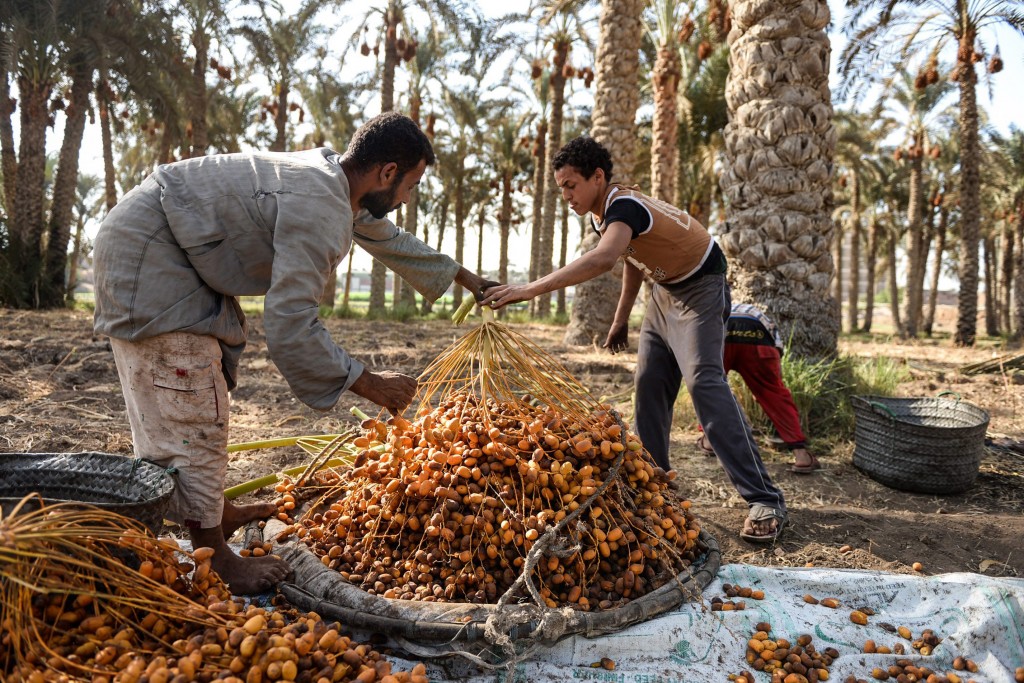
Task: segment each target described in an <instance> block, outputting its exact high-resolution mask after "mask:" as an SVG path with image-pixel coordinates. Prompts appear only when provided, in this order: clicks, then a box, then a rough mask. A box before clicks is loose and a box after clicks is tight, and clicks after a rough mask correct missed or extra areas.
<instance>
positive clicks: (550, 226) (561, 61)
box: [537, 40, 569, 318]
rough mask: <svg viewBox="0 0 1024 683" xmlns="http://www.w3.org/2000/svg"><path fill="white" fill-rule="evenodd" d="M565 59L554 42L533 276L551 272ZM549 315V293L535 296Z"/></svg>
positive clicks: (565, 47) (563, 47) (562, 46)
mask: <svg viewBox="0 0 1024 683" xmlns="http://www.w3.org/2000/svg"><path fill="white" fill-rule="evenodd" d="M568 58H569V42H568V40H565V41H560V42H557V43H556V44H555V59H554V66H553V67H552V70H551V81H550V91H551V124H550V125H549V126H548V148H547V157H546V160H545V162H544V214H543V221H542V223H541V224H542V225H543V230H542V231H541V235H540V243H539V244H538V245H537V268H538V270H537V277H544V276H545V275H547V274H548V273H550V272H551V258H552V255H553V253H554V251H553V247H554V238H555V220H556V216H555V212H556V211H557V208H558V198H559V196H560V195H561V193H562V191H561V190H560V189H559V187H558V185H556V184H555V177H554V176H555V171H554V165H553V164H554V160H555V155H556V154H558V151H559V150H560V149H561V147H562V118H563V116H564V115H565V111H564V105H565V81H566V78H565V75H564V74H563V72H562V69H563V68H564V67H565V65H566V62H567V61H568ZM550 315H551V292H546V293H544V294H541V295H540V296H538V297H537V316H538V317H540V318H547V317H548V316H550Z"/></svg>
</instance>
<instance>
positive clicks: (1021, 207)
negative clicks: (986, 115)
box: [994, 125, 1024, 341]
mask: <svg viewBox="0 0 1024 683" xmlns="http://www.w3.org/2000/svg"><path fill="white" fill-rule="evenodd" d="M994 142H995V145H996V149H997V151H998V157H997V158H998V159H999V162H1000V163H999V165H1000V168H1001V169H1002V173H1000V176H1001V178H1002V179H1003V183H1002V184H1001V185H1002V187H1001V189H1002V191H1003V193H1004V194H1005V196H1006V199H1007V204H1008V207H1007V208H1008V209H1009V210H1008V212H1007V216H1006V221H1007V222H1011V221H1013V222H1014V227H1015V242H1016V249H1015V251H1014V257H1013V261H1014V264H1013V272H1014V278H1013V327H1012V329H1013V333H1012V338H1013V339H1014V340H1015V341H1019V340H1020V339H1021V338H1022V337H1024V130H1021V129H1020V128H1018V127H1016V126H1013V125H1011V126H1010V135H1009V136H1008V137H1005V138H1004V137H1002V136H997V137H996V138H995V141H994Z"/></svg>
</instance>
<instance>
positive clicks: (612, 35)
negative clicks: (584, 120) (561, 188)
mask: <svg viewBox="0 0 1024 683" xmlns="http://www.w3.org/2000/svg"><path fill="white" fill-rule="evenodd" d="M645 5H646V2H644V0H601V16H600V19H599V21H598V26H599V30H600V39H599V43H598V47H597V55H596V59H595V64H596V69H595V82H596V85H595V92H594V110H593V114H592V119H593V121H592V124H591V135H593V136H594V139H596V140H597V141H598V142H600V143H601V144H602V145H604V146H605V147H606V148H607V149H608V151H609V152H610V153H611V157H612V164H613V173H614V177H613V180H615V181H616V182H626V183H628V182H629V181H630V177H631V176H632V173H633V167H634V165H635V164H636V152H635V149H636V145H637V133H636V111H637V108H638V107H639V106H640V88H639V87H638V79H639V70H640V53H639V51H638V47H637V46H639V45H640V42H641V40H642V39H643V30H644V28H643V21H642V19H641V17H642V14H643V10H644V7H645ZM596 244H597V236H596V235H595V234H594V233H593V231H588V234H587V236H586V237H585V238H584V239H583V242H582V244H581V245H580V249H581V251H583V252H586V251H589V250H591V249H593V248H594V246H595V245H596ZM621 276H622V264H621V260H620V261H619V263H617V264H616V266H615V269H614V270H613V271H612V272H611V273H607V274H605V275H602V276H600V277H596V278H594V279H593V280H589V281H588V282H584V283H581V284H579V285H577V286H576V292H575V297H574V299H573V305H572V315H571V316H570V319H569V325H568V327H567V328H566V331H565V343H566V344H576V345H587V344H593V343H595V342H598V341H600V342H603V341H604V338H605V335H606V334H607V332H608V326H609V325H610V324H611V321H612V319H613V318H614V317H615V306H616V304H617V303H618V294H619V288H620V280H621Z"/></svg>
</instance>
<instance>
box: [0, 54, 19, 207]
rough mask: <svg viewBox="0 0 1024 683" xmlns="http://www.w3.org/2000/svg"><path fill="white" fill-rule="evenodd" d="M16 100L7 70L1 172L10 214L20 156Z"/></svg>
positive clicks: (1, 84) (0, 83)
mask: <svg viewBox="0 0 1024 683" xmlns="http://www.w3.org/2000/svg"><path fill="white" fill-rule="evenodd" d="M14 107H15V104H14V100H13V99H12V98H11V84H10V81H8V80H7V70H6V69H3V74H2V77H0V172H2V173H3V176H4V208H5V213H6V214H7V215H10V214H11V212H12V211H13V204H14V195H15V189H14V186H15V178H16V177H17V175H18V156H17V154H16V153H15V151H14V124H13V123H11V116H13V115H14Z"/></svg>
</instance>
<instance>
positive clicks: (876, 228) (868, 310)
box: [860, 215, 881, 332]
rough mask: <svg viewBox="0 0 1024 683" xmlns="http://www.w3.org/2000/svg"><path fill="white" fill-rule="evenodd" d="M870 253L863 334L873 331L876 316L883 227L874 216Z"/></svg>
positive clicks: (870, 224)
mask: <svg viewBox="0 0 1024 683" xmlns="http://www.w3.org/2000/svg"><path fill="white" fill-rule="evenodd" d="M868 225H869V227H868V253H867V256H866V258H865V259H864V271H865V275H866V276H867V280H866V281H865V283H864V290H865V291H864V325H863V326H862V327H861V328H860V329H861V332H870V331H871V322H872V321H871V319H872V317H873V316H874V314H875V272H876V271H877V269H878V239H879V232H880V231H881V226H880V225H879V224H878V217H877V216H874V215H873V216H872V217H871V221H870V223H869V224H868Z"/></svg>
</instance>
